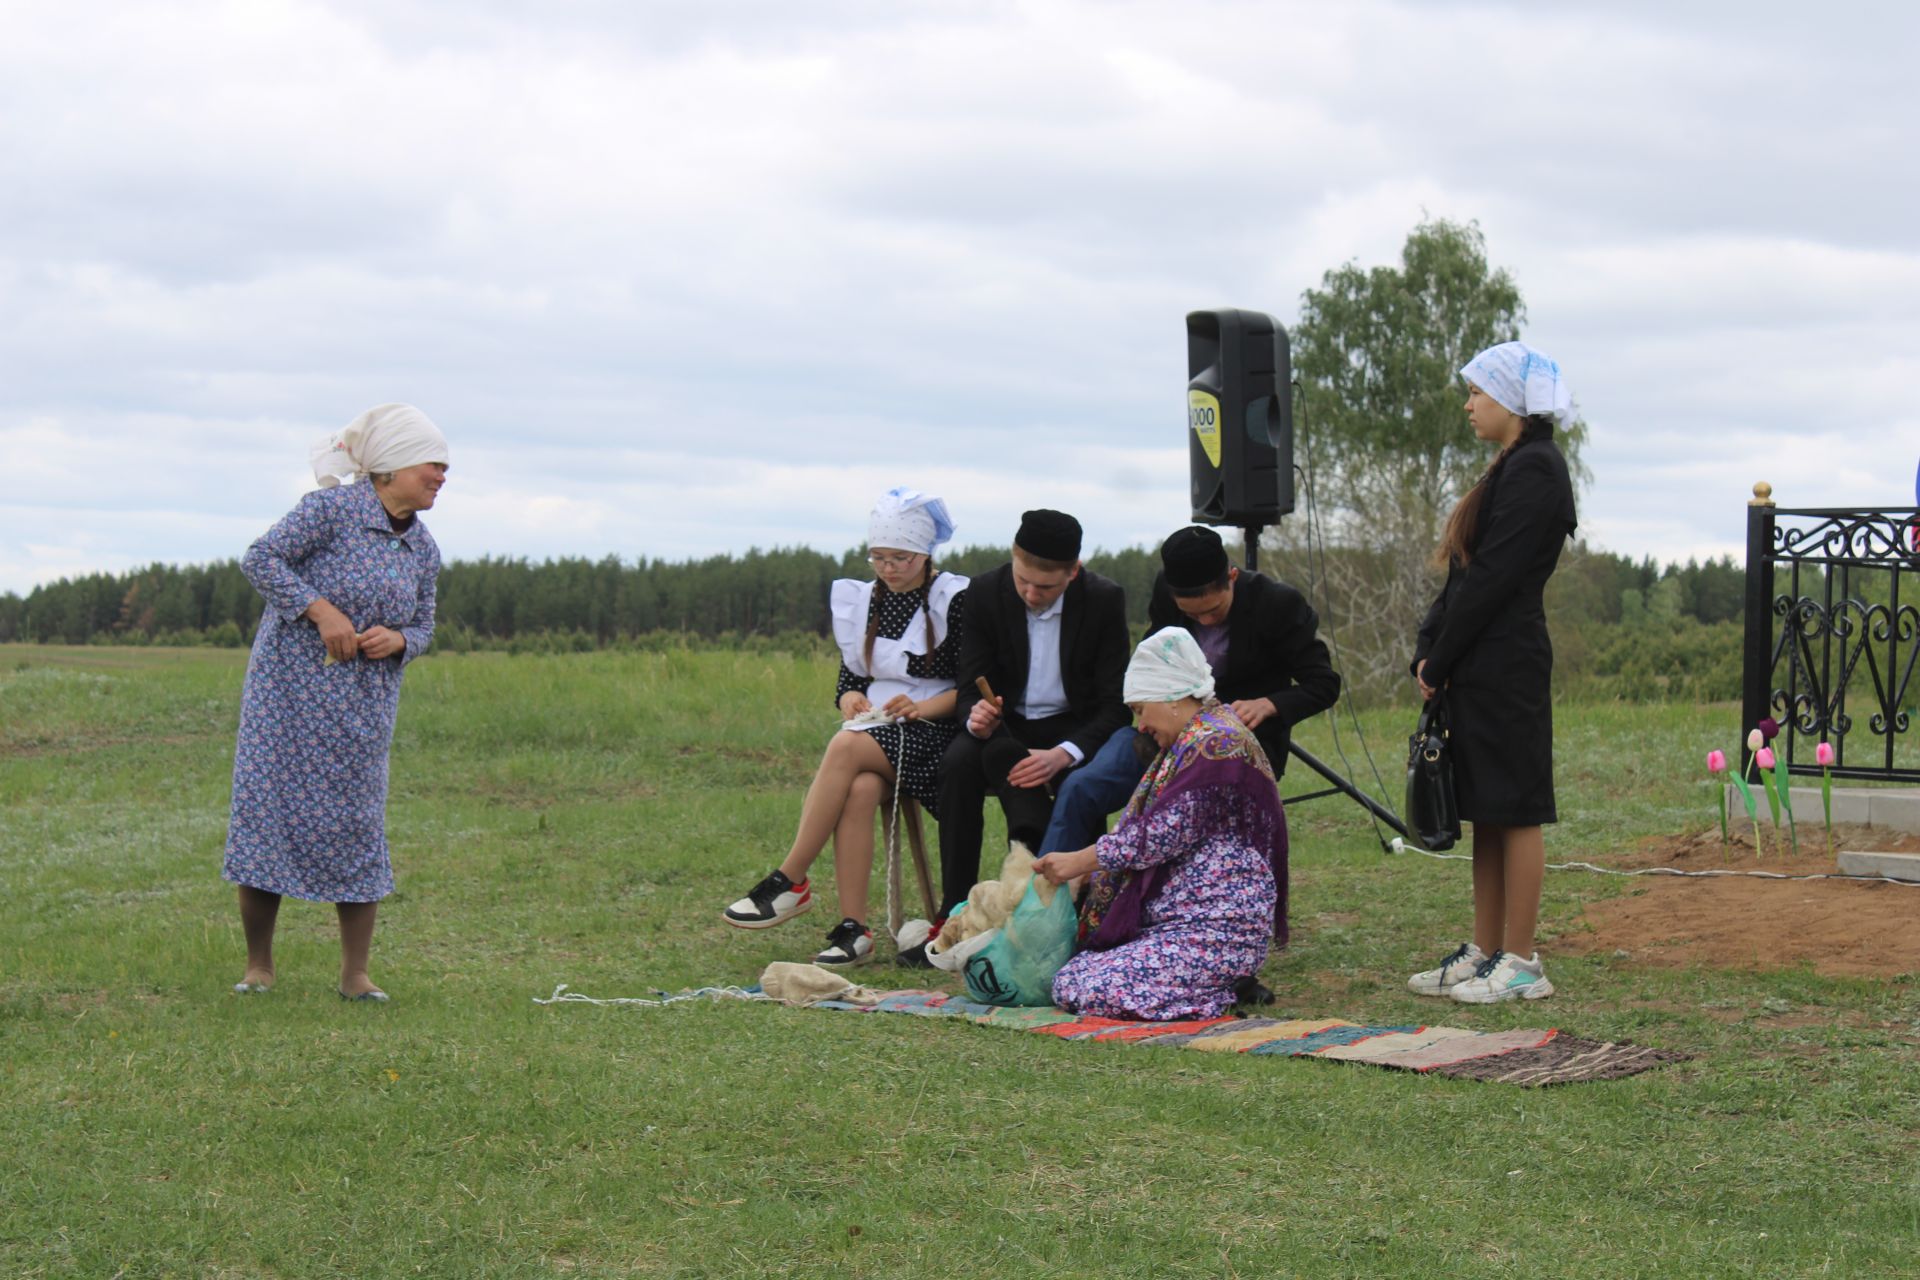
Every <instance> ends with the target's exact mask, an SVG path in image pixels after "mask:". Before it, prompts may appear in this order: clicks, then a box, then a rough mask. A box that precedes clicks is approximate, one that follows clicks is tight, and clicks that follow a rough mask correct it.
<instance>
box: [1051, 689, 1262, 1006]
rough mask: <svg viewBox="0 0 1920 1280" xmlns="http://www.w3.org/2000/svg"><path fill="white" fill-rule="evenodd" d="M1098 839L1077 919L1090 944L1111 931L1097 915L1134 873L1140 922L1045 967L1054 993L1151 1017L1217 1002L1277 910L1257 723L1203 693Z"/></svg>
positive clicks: (1120, 903)
mask: <svg viewBox="0 0 1920 1280" xmlns="http://www.w3.org/2000/svg"><path fill="white" fill-rule="evenodd" d="M1190 771H1191V772H1190ZM1176 780H1178V781H1179V782H1180V783H1181V785H1178V786H1176V785H1170V784H1173V783H1174V782H1176ZM1263 787H1264V788H1266V789H1267V791H1268V792H1269V794H1261V788H1263ZM1163 793H1164V795H1163ZM1250 796H1253V797H1256V798H1257V802H1255V801H1254V800H1250V799H1249V797H1250ZM1095 850H1096V853H1097V856H1098V858H1099V863H1100V865H1099V869H1098V870H1097V871H1095V872H1094V875H1093V883H1092V888H1091V890H1090V891H1089V894H1088V900H1087V905H1086V911H1085V914H1084V917H1083V922H1084V925H1085V930H1086V933H1087V934H1088V935H1089V942H1090V944H1091V946H1098V945H1100V936H1101V934H1102V933H1103V932H1107V930H1106V929H1105V927H1104V923H1103V916H1104V915H1105V913H1106V912H1108V911H1109V910H1111V911H1113V912H1115V913H1118V912H1120V911H1124V910H1126V909H1127V907H1126V898H1127V895H1128V891H1129V885H1130V882H1132V881H1135V880H1140V881H1141V883H1140V884H1132V885H1131V888H1132V889H1133V890H1134V891H1136V892H1137V891H1138V890H1139V889H1140V888H1142V887H1143V885H1150V886H1152V887H1151V888H1149V889H1148V891H1147V893H1146V894H1144V895H1140V896H1139V897H1140V900H1139V901H1138V905H1137V906H1136V907H1135V909H1136V910H1137V912H1138V918H1137V919H1138V922H1137V926H1132V925H1130V926H1129V927H1127V928H1126V929H1123V930H1122V931H1121V935H1122V936H1123V937H1125V938H1126V940H1125V941H1123V942H1121V943H1120V944H1119V945H1117V946H1113V947H1111V948H1110V949H1106V950H1093V949H1088V950H1084V951H1081V952H1080V953H1079V954H1078V955H1076V956H1074V957H1073V958H1072V959H1071V960H1069V961H1067V963H1066V964H1065V965H1064V966H1063V967H1062V968H1061V970H1060V972H1059V973H1058V974H1056V975H1055V976H1054V980H1053V1000H1054V1003H1055V1004H1057V1005H1059V1006H1060V1007H1061V1008H1063V1009H1067V1010H1071V1011H1072V1012H1074V1013H1082V1014H1092V1015H1094V1016H1097V1017H1106V1018H1140V1019H1147V1020H1150V1021H1164V1020H1170V1019H1176V1018H1211V1017H1215V1016H1217V1015H1219V1014H1221V1013H1223V1012H1225V1011H1226V1009H1227V1008H1228V1007H1229V1006H1230V1005H1231V1004H1232V1003H1233V985H1234V983H1235V982H1236V981H1238V980H1239V979H1240V978H1243V977H1247V976H1249V975H1251V974H1254V973H1257V972H1259V970H1260V966H1261V965H1262V964H1264V963H1265V962H1266V958H1267V948H1268V944H1269V943H1270V942H1271V941H1272V940H1273V938H1274V937H1275V933H1276V928H1284V919H1285V908H1284V905H1280V904H1283V903H1284V897H1283V893H1284V883H1285V874H1286V871H1285V868H1286V821H1285V818H1284V816H1283V815H1282V814H1281V810H1280V804H1279V792H1278V789H1277V788H1276V787H1275V786H1274V782H1273V772H1272V769H1271V768H1270V767H1269V766H1268V764H1267V760H1266V756H1265V755H1264V754H1263V753H1262V752H1261V751H1260V746H1259V744H1258V743H1257V742H1256V741H1255V740H1254V738H1253V735H1252V733H1251V732H1249V731H1248V730H1247V728H1246V727H1245V726H1244V725H1242V724H1241V723H1240V721H1239V720H1238V719H1237V718H1236V717H1234V715H1233V712H1232V711H1231V710H1230V709H1228V708H1225V707H1222V706H1220V705H1219V704H1217V703H1210V704H1208V706H1207V707H1206V708H1205V709H1204V710H1202V711H1201V713H1200V714H1199V715H1197V716H1195V717H1194V723H1193V724H1192V725H1190V726H1189V727H1188V729H1187V731H1186V732H1184V733H1183V734H1182V735H1181V736H1180V738H1178V739H1176V740H1175V742H1174V743H1173V745H1172V746H1170V747H1168V748H1167V750H1165V751H1163V752H1161V753H1160V756H1159V758H1158V759H1156V760H1155V762H1154V764H1153V766H1152V767H1150V768H1149V769H1148V770H1147V774H1146V776H1145V777H1144V778H1142V779H1141V781H1140V788H1139V790H1138V791H1136V792H1135V793H1134V800H1133V802H1132V803H1131V804H1130V805H1128V808H1127V813H1126V815H1125V817H1123V818H1122V819H1121V822H1120V825H1119V826H1118V827H1116V828H1115V829H1114V830H1113V831H1112V832H1110V833H1109V834H1107V835H1104V836H1102V837H1101V838H1100V840H1099V841H1098V842H1097V844H1096V845H1095ZM1276 907H1278V909H1277V910H1276ZM1281 937H1282V942H1283V944H1284V934H1282V935H1281Z"/></svg>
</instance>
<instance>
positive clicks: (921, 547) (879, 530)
mask: <svg viewBox="0 0 1920 1280" xmlns="http://www.w3.org/2000/svg"><path fill="white" fill-rule="evenodd" d="M952 536H953V520H952V518H951V517H949V516H948V515H947V504H946V503H944V502H942V501H941V500H940V499H938V498H936V497H934V496H933V495H932V494H930V493H921V492H920V491H919V490H918V489H889V490H887V491H886V492H885V493H883V494H881V495H880V501H878V502H876V503H874V504H873V513H872V514H871V515H869V516H868V517H867V545H868V546H869V547H894V548H896V549H898V550H901V551H913V552H918V553H919V554H920V555H931V554H932V553H933V549H934V548H935V547H937V546H939V545H940V544H941V543H943V542H945V541H946V540H947V539H949V538H951V537H952Z"/></svg>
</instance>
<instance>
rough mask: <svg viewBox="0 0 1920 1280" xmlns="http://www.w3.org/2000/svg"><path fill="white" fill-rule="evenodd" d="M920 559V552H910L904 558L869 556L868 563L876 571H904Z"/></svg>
mask: <svg viewBox="0 0 1920 1280" xmlns="http://www.w3.org/2000/svg"><path fill="white" fill-rule="evenodd" d="M919 558H920V553H919V552H917V551H909V552H908V553H907V554H906V555H903V556H882V555H868V556H867V563H868V564H870V565H872V566H873V567H874V568H876V569H904V568H906V567H907V566H908V565H910V564H912V563H913V562H914V561H915V560H918V559H919Z"/></svg>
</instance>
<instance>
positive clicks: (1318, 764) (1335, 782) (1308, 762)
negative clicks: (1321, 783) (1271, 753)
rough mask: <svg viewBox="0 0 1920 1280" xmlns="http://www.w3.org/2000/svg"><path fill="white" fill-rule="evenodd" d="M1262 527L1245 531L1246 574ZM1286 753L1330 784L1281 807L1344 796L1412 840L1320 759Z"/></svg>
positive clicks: (1389, 813) (1295, 747)
mask: <svg viewBox="0 0 1920 1280" xmlns="http://www.w3.org/2000/svg"><path fill="white" fill-rule="evenodd" d="M1265 527H1266V526H1265V525H1258V524H1252V525H1248V526H1247V527H1246V529H1245V536H1246V540H1247V544H1246V545H1247V572H1248V573H1255V572H1258V571H1259V568H1260V531H1261V530H1262V529H1264V528H1265ZM1287 754H1289V755H1291V756H1292V757H1293V758H1294V759H1296V760H1298V761H1299V762H1300V763H1301V764H1304V765H1305V766H1307V768H1309V769H1311V770H1313V771H1314V772H1315V773H1317V774H1319V775H1320V776H1321V777H1322V778H1325V779H1326V780H1327V781H1328V782H1329V783H1331V784H1332V785H1330V786H1328V787H1325V788H1323V789H1322V790H1319V791H1309V792H1307V793H1306V794H1304V795H1297V796H1288V797H1286V798H1285V799H1284V800H1283V801H1282V802H1281V803H1282V804H1289V805H1292V804H1299V803H1300V802H1302V801H1303V800H1318V799H1320V798H1321V797H1323V796H1346V797H1347V798H1348V799H1350V800H1352V801H1353V802H1354V803H1355V804H1357V805H1359V806H1360V807H1361V808H1363V809H1365V810H1366V811H1367V812H1368V813H1371V814H1372V815H1373V816H1374V817H1376V818H1378V819H1379V820H1380V821H1382V822H1384V823H1386V824H1387V825H1388V826H1390V827H1392V828H1393V829H1394V830H1395V831H1398V832H1399V833H1400V836H1401V838H1402V839H1412V833H1411V832H1409V831H1408V830H1407V824H1406V823H1405V822H1404V821H1402V820H1401V818H1400V815H1399V814H1397V813H1395V812H1394V811H1393V810H1391V809H1389V808H1387V807H1386V806H1385V805H1383V804H1381V803H1380V802H1379V801H1378V800H1375V799H1374V798H1373V797H1372V796H1370V795H1368V794H1367V793H1366V792H1364V791H1362V790H1361V789H1360V788H1358V787H1356V786H1354V785H1353V783H1351V782H1349V781H1348V780H1347V779H1345V778H1343V777H1341V776H1340V773H1339V771H1338V770H1336V769H1335V768H1334V767H1333V766H1332V765H1330V764H1328V763H1327V762H1326V761H1324V760H1322V759H1321V758H1320V757H1319V756H1316V755H1314V754H1313V752H1311V751H1308V750H1307V749H1306V748H1305V747H1303V746H1301V745H1300V744H1299V743H1297V742H1289V743H1288V744H1287Z"/></svg>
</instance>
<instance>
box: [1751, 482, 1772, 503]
mask: <svg viewBox="0 0 1920 1280" xmlns="http://www.w3.org/2000/svg"><path fill="white" fill-rule="evenodd" d="M1747 505H1748V506H1750V507H1770V506H1772V505H1773V486H1772V485H1770V484H1768V483H1767V482H1766V481H1765V480H1761V481H1757V482H1756V483H1755V484H1754V486H1753V498H1752V499H1751V500H1750V501H1749V502H1748V503H1747Z"/></svg>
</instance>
